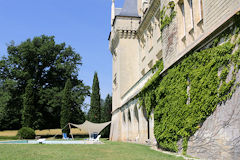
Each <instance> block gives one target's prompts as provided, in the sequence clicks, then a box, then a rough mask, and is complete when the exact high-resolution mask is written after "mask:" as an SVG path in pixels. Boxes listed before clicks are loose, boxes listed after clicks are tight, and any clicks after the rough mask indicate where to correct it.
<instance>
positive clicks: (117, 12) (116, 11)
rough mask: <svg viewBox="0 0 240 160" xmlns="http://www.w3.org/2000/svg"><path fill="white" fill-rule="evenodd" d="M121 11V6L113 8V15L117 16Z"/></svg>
mask: <svg viewBox="0 0 240 160" xmlns="http://www.w3.org/2000/svg"><path fill="white" fill-rule="evenodd" d="M121 11H122V8H115V16H118V15H119V14H120V13H121Z"/></svg>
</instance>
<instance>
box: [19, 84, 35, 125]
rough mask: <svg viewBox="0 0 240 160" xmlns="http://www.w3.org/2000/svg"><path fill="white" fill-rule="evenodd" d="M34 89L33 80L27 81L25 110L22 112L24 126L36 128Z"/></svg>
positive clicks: (24, 100)
mask: <svg viewBox="0 0 240 160" xmlns="http://www.w3.org/2000/svg"><path fill="white" fill-rule="evenodd" d="M34 115H35V106H34V91H33V80H28V81H27V86H26V88H25V94H24V97H23V112H22V126H23V127H31V128H34V126H33V124H34Z"/></svg>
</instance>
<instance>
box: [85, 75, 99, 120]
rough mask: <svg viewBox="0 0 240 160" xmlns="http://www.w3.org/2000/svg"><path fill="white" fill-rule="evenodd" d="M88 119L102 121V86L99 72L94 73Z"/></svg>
mask: <svg viewBox="0 0 240 160" xmlns="http://www.w3.org/2000/svg"><path fill="white" fill-rule="evenodd" d="M88 120H89V121H91V122H96V123H99V122H101V103H100V88H99V81H98V76H97V72H95V73H94V78H93V85H92V94H91V103H90V110H89V112H88Z"/></svg>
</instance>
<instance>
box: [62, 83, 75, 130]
mask: <svg viewBox="0 0 240 160" xmlns="http://www.w3.org/2000/svg"><path fill="white" fill-rule="evenodd" d="M71 90H72V84H71V81H70V79H68V80H67V82H66V84H65V88H64V90H63V100H62V109H61V121H60V124H61V128H62V129H63V133H69V128H68V127H66V125H67V124H68V123H70V119H71V112H72V111H71V108H72V105H73V101H72V92H71Z"/></svg>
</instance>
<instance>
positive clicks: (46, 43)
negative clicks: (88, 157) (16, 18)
mask: <svg viewBox="0 0 240 160" xmlns="http://www.w3.org/2000/svg"><path fill="white" fill-rule="evenodd" d="M7 51H8V56H7V57H3V58H2V59H1V60H0V97H1V100H2V99H3V100H2V101H1V102H0V130H1V129H19V128H20V127H21V123H20V122H21V121H22V114H24V110H25V109H24V107H23V106H24V105H23V104H25V102H24V97H25V98H26V95H27V93H26V92H27V90H28V88H26V87H27V85H28V82H29V80H32V88H33V89H32V91H31V92H33V93H32V94H33V95H34V98H33V99H34V100H33V101H34V102H32V103H33V105H34V112H35V113H36V116H35V118H34V119H35V120H37V122H36V121H35V124H36V125H35V128H38V129H44V128H58V127H60V112H61V106H62V97H63V89H64V86H65V83H66V81H67V79H70V81H71V83H72V101H73V106H74V107H75V110H78V112H79V114H82V112H81V111H80V110H81V106H82V104H83V102H84V99H85V97H86V96H88V95H89V94H90V93H89V87H88V86H86V85H84V83H83V82H82V80H80V79H78V71H79V68H80V66H81V65H82V61H81V60H82V58H81V56H80V55H79V54H78V53H76V52H75V51H74V49H73V48H72V47H71V46H66V44H65V43H60V44H56V42H55V40H54V36H45V35H42V36H40V37H34V38H33V39H27V40H26V41H24V42H22V43H21V44H19V45H15V44H14V42H12V43H11V44H10V45H9V46H8V49H7ZM29 91H30V90H29ZM80 119H81V118H80Z"/></svg>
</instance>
